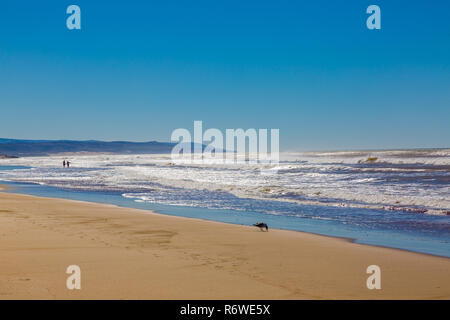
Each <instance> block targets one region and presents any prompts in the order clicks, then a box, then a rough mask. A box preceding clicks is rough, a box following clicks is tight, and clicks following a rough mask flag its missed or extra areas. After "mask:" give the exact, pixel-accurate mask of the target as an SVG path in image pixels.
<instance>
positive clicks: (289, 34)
mask: <svg viewBox="0 0 450 320" xmlns="http://www.w3.org/2000/svg"><path fill="white" fill-rule="evenodd" d="M70 4H77V5H79V6H80V8H81V16H82V17H81V20H82V22H81V24H82V29H81V30H68V29H67V28H66V18H67V16H68V15H67V14H66V8H67V6H69V5H70ZM370 4H377V5H379V6H380V8H381V30H368V29H367V28H366V19H367V17H368V15H367V14H366V13H365V11H366V8H367V6H369V5H370ZM449 17H450V4H449V2H448V1H396V0H390V1H323V0H319V1H283V0H281V1H263V0H259V1H242V0H241V1H234V0H232V1H220V0H218V1H195V0H193V1H170V0H169V1H136V0H128V1H93V0H89V1H78V0H77V1H75V0H74V1H67V2H66V1H61V0H59V1H45V0H44V1H33V2H32V3H30V4H23V2H18V1H9V0H6V1H2V2H1V5H0V114H1V116H0V137H8V138H28V139H103V140H134V141H149V140H158V141H168V140H169V139H170V135H171V132H172V130H174V129H176V128H180V127H182V128H187V129H190V130H192V127H193V121H194V120H203V125H204V127H205V129H206V128H213V127H214V128H219V129H225V128H244V129H246V128H279V129H280V144H281V147H282V149H283V150H321V149H326V150H330V149H332V150H335V149H373V148H412V147H450V145H449V141H450V125H449V123H450V18H449Z"/></svg>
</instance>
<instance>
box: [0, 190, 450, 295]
mask: <svg viewBox="0 0 450 320" xmlns="http://www.w3.org/2000/svg"><path fill="white" fill-rule="evenodd" d="M74 264H75V265H78V266H80V268H81V286H82V288H81V290H68V289H67V288H66V279H67V277H68V276H69V275H68V274H66V273H65V272H66V268H67V266H69V265H74ZM372 264H376V265H378V266H380V267H381V272H382V278H381V286H382V289H381V290H369V289H367V287H366V279H367V277H368V276H369V275H368V274H366V268H367V266H369V265H372ZM18 298H20V299H22V298H23V299H55V298H56V299H108V298H109V299H366V298H367V299H410V298H426V299H449V298H450V259H447V258H441V257H435V256H429V255H424V254H417V253H411V252H407V251H401V250H394V249H388V248H381V247H375V246H367V245H359V244H354V243H351V242H350V241H348V240H345V239H337V238H331V237H324V236H318V235H313V234H308V233H301V232H293V231H282V230H270V231H269V232H261V231H259V230H258V229H256V228H254V227H246V226H237V225H231V224H224V223H216V222H208V221H202V220H195V219H187V218H179V217H171V216H165V215H159V214H154V213H152V212H151V211H144V210H137V209H128V208H119V207H115V206H110V205H100V204H93V203H86V202H78V201H69V200H59V199H46V198H39V197H33V196H27V195H17V194H8V193H0V299H18Z"/></svg>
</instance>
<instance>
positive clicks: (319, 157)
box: [0, 149, 450, 214]
mask: <svg viewBox="0 0 450 320" xmlns="http://www.w3.org/2000/svg"><path fill="white" fill-rule="evenodd" d="M369 157H370V158H377V160H376V161H375V163H367V162H365V161H366V159H367V158H369ZM280 158H281V162H280V163H279V164H276V165H265V164H246V163H238V164H232V163H228V164H217V163H212V162H210V161H208V159H206V161H204V162H203V163H198V164H189V163H178V162H177V163H175V164H174V163H172V161H171V158H170V155H85V156H80V155H75V156H73V157H68V159H69V160H70V161H71V164H72V168H70V169H63V168H62V160H63V158H62V157H60V156H53V157H30V158H18V159H2V160H0V165H14V166H31V167H33V168H31V169H16V170H8V171H2V172H0V179H3V180H10V181H22V182H33V183H40V184H46V185H53V186H59V187H61V186H62V187H66V188H81V189H95V190H103V189H107V190H120V191H123V193H124V194H125V195H126V196H131V197H134V198H135V199H138V200H140V201H149V202H150V201H154V202H158V201H159V202H161V203H162V202H164V203H168V204H176V205H181V204H183V205H185V204H186V203H189V200H188V198H184V199H176V200H174V199H175V198H176V197H175V196H173V195H174V194H175V193H173V194H172V196H173V197H172V198H164V192H165V191H164V190H166V189H164V188H167V187H175V188H181V189H183V190H192V191H193V192H195V190H207V191H210V192H229V193H231V194H233V195H235V196H237V197H240V198H254V199H275V200H279V201H289V202H297V203H305V204H320V205H327V206H349V207H367V208H377V209H378V208H390V209H393V208H394V209H395V208H398V207H400V208H405V209H408V208H424V209H426V210H427V213H432V214H446V212H447V211H450V196H449V195H450V187H449V182H450V149H440V150H400V151H347V152H308V153H282V154H281V155H280ZM271 172H272V173H271ZM262 173H263V174H262ZM158 186H160V187H161V189H160V190H158V188H159V187H158ZM139 190H142V191H143V192H144V193H145V194H141V195H140V196H139V195H138V194H139V193H138V192H137V191H139ZM155 194H158V197H156V196H155ZM160 194H161V195H160ZM192 194H193V193H192ZM192 194H188V196H191V195H192ZM163 198H164V199H163ZM171 201H172V203H170V202H171ZM194 202H195V201H192V203H194ZM192 203H191V204H192Z"/></svg>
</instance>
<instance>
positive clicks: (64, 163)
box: [63, 160, 66, 168]
mask: <svg viewBox="0 0 450 320" xmlns="http://www.w3.org/2000/svg"><path fill="white" fill-rule="evenodd" d="M63 167H64V168H65V167H66V160H63Z"/></svg>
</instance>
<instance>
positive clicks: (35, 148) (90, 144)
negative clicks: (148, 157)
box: [0, 138, 175, 157]
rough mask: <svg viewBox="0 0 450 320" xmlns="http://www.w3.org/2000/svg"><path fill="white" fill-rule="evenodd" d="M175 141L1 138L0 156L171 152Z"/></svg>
mask: <svg viewBox="0 0 450 320" xmlns="http://www.w3.org/2000/svg"><path fill="white" fill-rule="evenodd" d="M174 145H175V143H165V142H157V141H150V142H128V141H111V142H107V141H97V140H88V141H73V140H16V139H1V138H0V157H27V156H47V155H51V154H57V153H109V154H145V153H170V152H171V151H172V148H173V147H174Z"/></svg>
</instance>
